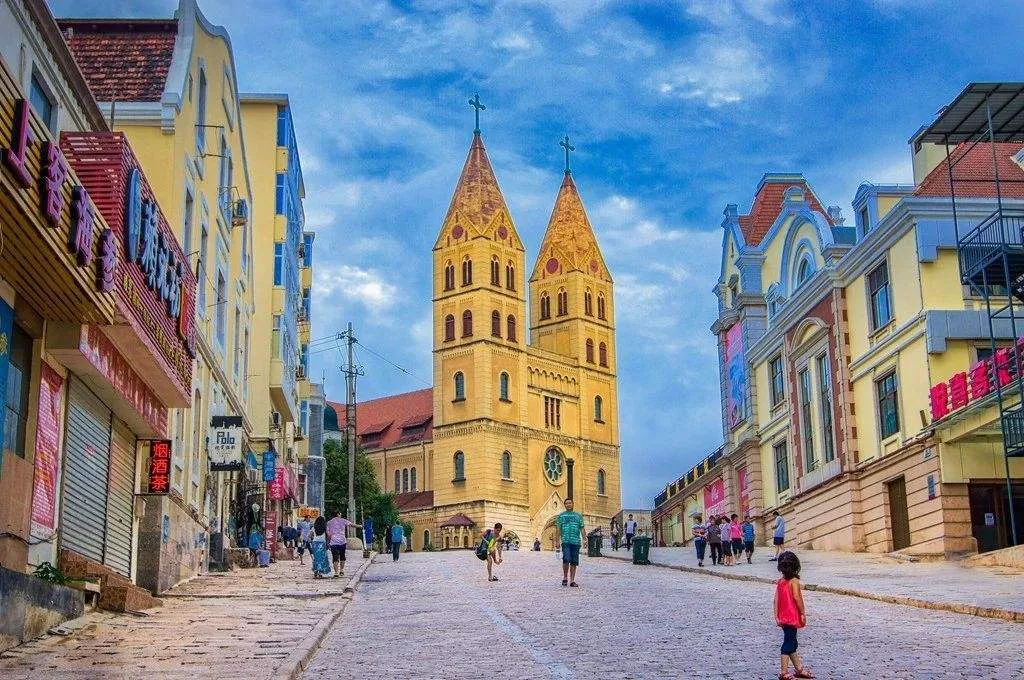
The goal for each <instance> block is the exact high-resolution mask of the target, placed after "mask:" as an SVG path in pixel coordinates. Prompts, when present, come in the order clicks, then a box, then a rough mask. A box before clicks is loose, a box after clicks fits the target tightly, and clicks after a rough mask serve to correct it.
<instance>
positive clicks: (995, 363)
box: [928, 337, 1024, 423]
mask: <svg viewBox="0 0 1024 680" xmlns="http://www.w3.org/2000/svg"><path fill="white" fill-rule="evenodd" d="M1017 351H1018V353H1021V354H1024V337H1021V338H1018V339H1017ZM1022 360H1024V358H1022ZM1016 374H1017V368H1016V360H1015V359H1014V351H1013V347H1000V348H998V349H996V353H995V356H994V357H992V358H991V359H984V360H982V361H979V362H977V363H976V364H974V365H973V366H971V368H970V370H968V371H961V372H959V373H955V374H953V376H952V377H951V378H950V379H949V380H947V381H945V382H940V383H938V384H936V385H932V387H931V389H930V390H929V393H928V401H929V402H930V404H931V410H932V422H933V423H934V422H936V421H939V420H942V419H943V418H945V417H946V416H948V415H949V414H951V413H953V412H954V411H957V410H959V409H962V408H963V407H965V406H967V405H968V404H969V403H971V402H972V401H975V400H977V399H981V398H982V397H986V396H988V395H990V394H994V393H995V391H996V384H997V382H998V385H999V387H1005V386H1006V385H1009V384H1010V383H1011V382H1013V380H1014V376H1015V375H1016Z"/></svg>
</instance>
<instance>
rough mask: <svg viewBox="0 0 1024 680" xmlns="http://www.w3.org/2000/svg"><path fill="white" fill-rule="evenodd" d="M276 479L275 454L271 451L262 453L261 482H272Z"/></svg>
mask: <svg viewBox="0 0 1024 680" xmlns="http://www.w3.org/2000/svg"><path fill="white" fill-rule="evenodd" d="M276 478H277V454H276V453H274V452H273V451H264V452H263V481H264V482H272V481H274V480H275V479H276Z"/></svg>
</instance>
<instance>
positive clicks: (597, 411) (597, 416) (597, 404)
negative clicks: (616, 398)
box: [594, 397, 604, 423]
mask: <svg viewBox="0 0 1024 680" xmlns="http://www.w3.org/2000/svg"><path fill="white" fill-rule="evenodd" d="M602 406H604V400H603V399H601V397H594V420H595V421H596V422H599V423H603V422H604V418H602V417H601V416H602V413H601V411H602V408H601V407H602Z"/></svg>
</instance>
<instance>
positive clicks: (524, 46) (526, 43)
mask: <svg viewBox="0 0 1024 680" xmlns="http://www.w3.org/2000/svg"><path fill="white" fill-rule="evenodd" d="M492 44H493V45H494V46H495V47H498V48H501V49H503V50H508V51H510V52H529V51H531V50H532V49H533V48H534V47H536V43H535V42H534V40H533V38H532V37H530V35H529V34H527V33H524V32H521V31H512V32H510V33H505V34H504V35H501V36H499V37H498V38H497V39H496V40H494V42H493V43H492Z"/></svg>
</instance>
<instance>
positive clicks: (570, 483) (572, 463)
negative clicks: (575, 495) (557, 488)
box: [565, 458, 576, 500]
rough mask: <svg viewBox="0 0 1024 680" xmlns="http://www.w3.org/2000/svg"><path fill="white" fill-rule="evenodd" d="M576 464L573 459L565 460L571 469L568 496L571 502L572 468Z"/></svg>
mask: <svg viewBox="0 0 1024 680" xmlns="http://www.w3.org/2000/svg"><path fill="white" fill-rule="evenodd" d="M575 464H576V461H574V460H573V459H572V458H566V459H565V465H566V467H567V468H568V469H569V471H568V474H567V476H568V480H569V482H568V486H569V488H568V494H567V496H566V497H567V498H568V499H569V500H572V466H573V465H575Z"/></svg>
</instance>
